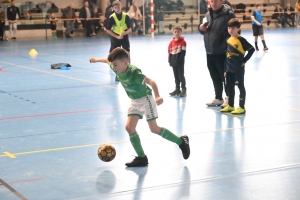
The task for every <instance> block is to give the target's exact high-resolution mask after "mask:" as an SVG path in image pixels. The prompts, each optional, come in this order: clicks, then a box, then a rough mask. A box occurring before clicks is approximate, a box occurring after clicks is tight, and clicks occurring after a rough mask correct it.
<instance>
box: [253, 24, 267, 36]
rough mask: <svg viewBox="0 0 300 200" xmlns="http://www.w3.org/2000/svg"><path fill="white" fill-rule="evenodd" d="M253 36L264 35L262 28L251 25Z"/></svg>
mask: <svg viewBox="0 0 300 200" xmlns="http://www.w3.org/2000/svg"><path fill="white" fill-rule="evenodd" d="M252 30H253V36H259V35H263V34H264V30H263V26H262V25H261V26H257V25H254V24H252Z"/></svg>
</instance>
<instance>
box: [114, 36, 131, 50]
mask: <svg viewBox="0 0 300 200" xmlns="http://www.w3.org/2000/svg"><path fill="white" fill-rule="evenodd" d="M117 47H122V48H123V49H125V50H126V51H127V52H130V43H129V38H128V35H126V36H124V37H123V39H121V40H119V39H116V38H114V37H112V36H110V49H109V53H110V52H112V50H114V49H115V48H117Z"/></svg>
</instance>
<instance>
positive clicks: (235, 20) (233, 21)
mask: <svg viewBox="0 0 300 200" xmlns="http://www.w3.org/2000/svg"><path fill="white" fill-rule="evenodd" d="M241 25H242V22H241V21H240V20H239V19H238V18H232V19H231V20H229V22H228V27H236V28H240V27H241Z"/></svg>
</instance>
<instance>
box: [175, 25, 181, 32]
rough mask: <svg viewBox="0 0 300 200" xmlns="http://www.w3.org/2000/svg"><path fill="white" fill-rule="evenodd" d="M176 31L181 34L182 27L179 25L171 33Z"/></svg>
mask: <svg viewBox="0 0 300 200" xmlns="http://www.w3.org/2000/svg"><path fill="white" fill-rule="evenodd" d="M174 30H177V31H181V32H182V27H181V26H180V25H176V26H174V27H173V31H174Z"/></svg>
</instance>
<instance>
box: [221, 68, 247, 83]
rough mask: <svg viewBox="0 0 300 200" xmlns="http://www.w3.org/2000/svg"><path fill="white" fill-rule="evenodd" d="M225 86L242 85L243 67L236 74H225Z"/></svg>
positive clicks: (243, 77) (243, 78) (243, 79)
mask: <svg viewBox="0 0 300 200" xmlns="http://www.w3.org/2000/svg"><path fill="white" fill-rule="evenodd" d="M225 80H226V82H225V83H226V85H229V86H232V85H244V81H245V67H242V68H241V69H240V70H239V71H238V72H236V73H232V72H226V78H225Z"/></svg>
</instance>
